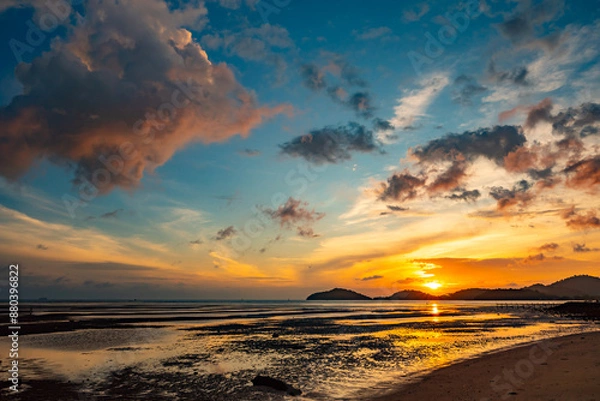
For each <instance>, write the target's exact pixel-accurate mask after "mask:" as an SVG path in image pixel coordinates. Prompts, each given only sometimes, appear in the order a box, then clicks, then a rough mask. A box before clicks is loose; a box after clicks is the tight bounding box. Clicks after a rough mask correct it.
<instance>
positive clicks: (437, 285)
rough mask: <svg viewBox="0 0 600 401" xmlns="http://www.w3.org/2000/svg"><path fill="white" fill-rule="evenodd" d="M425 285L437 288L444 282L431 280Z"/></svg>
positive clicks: (432, 288) (433, 288)
mask: <svg viewBox="0 0 600 401" xmlns="http://www.w3.org/2000/svg"><path fill="white" fill-rule="evenodd" d="M423 286H424V287H427V288H429V289H431V290H437V289H438V288H440V287H441V286H442V284H441V283H440V282H438V281H430V282H428V283H425V284H423Z"/></svg>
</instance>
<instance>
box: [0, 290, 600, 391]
mask: <svg viewBox="0 0 600 401" xmlns="http://www.w3.org/2000/svg"><path fill="white" fill-rule="evenodd" d="M544 305H547V304H540V303H536V302H528V303H526V304H525V303H523V302H519V303H506V302H503V303H498V302H472V301H471V302H455V301H452V302H451V301H437V302H433V301H428V302H427V301H387V302H374V301H369V302H312V301H300V302H135V303H117V302H115V303H109V302H101V303H90V302H87V303H45V304H33V305H32V308H33V313H34V314H36V315H38V316H39V315H45V316H46V319H50V320H53V319H55V320H56V321H60V320H65V319H71V320H96V321H101V320H105V319H118V320H119V321H122V322H127V323H131V324H132V325H133V326H132V327H129V328H103V329H85V330H77V331H72V332H59V333H48V334H37V335H25V336H21V339H20V358H21V361H22V362H20V366H22V371H21V375H22V377H36V378H51V379H58V380H63V381H70V382H71V383H76V384H77V385H78V386H81V391H82V392H83V393H85V394H97V395H104V396H105V397H106V398H108V399H118V398H123V399H127V397H131V398H133V397H134V396H135V397H141V396H143V395H144V394H147V395H146V396H145V399H146V400H152V399H181V400H187V399H194V400H232V401H235V400H283V399H292V398H293V399H296V400H313V401H317V400H359V399H360V400H364V399H369V397H371V396H373V395H374V394H378V393H381V392H384V391H386V390H388V389H390V388H392V387H395V386H397V385H398V384H399V383H402V382H406V381H410V380H414V379H415V378H417V377H418V376H419V375H422V374H424V373H426V372H429V371H431V370H432V369H435V368H438V367H441V366H444V365H447V364H450V363H452V362H455V361H457V360H461V359H465V358H471V357H474V356H477V355H480V354H483V353H487V352H493V351H496V350H499V349H502V348H505V347H509V346H512V345H515V344H519V343H524V342H529V341H533V340H539V339H544V338H549V337H553V336H556V335H562V334H571V333H578V332H583V331H592V330H598V329H599V327H598V325H597V324H596V325H594V324H591V323H586V322H582V321H574V320H567V319H564V318H560V317H557V316H552V315H548V314H546V313H543V312H541V311H540V309H541V308H542V307H543V306H544ZM7 344H8V343H7V341H6V339H2V340H1V341H0V346H2V347H5V346H6V345H7ZM2 349H4V348H2ZM3 352H4V351H3ZM257 374H263V375H268V376H272V377H276V378H279V379H282V380H284V381H286V382H288V383H289V384H291V385H293V386H294V387H296V388H299V389H301V390H302V392H303V394H302V396H300V397H289V396H285V395H282V394H279V393H276V392H271V391H264V390H261V389H256V388H253V387H252V384H251V382H250V380H251V379H252V378H253V377H255V376H256V375H257ZM153 397H156V398H153ZM106 398H103V399H106ZM84 399H85V398H84Z"/></svg>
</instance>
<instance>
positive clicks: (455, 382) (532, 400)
mask: <svg viewBox="0 0 600 401" xmlns="http://www.w3.org/2000/svg"><path fill="white" fill-rule="evenodd" d="M413 400H415V401H416V400H419V401H423V400H435V401H445V400H448V401H492V400H511V401H536V400H540V401H542V400H543V401H550V400H552V401H592V400H595V401H600V332H593V333H585V334H576V335H569V336H565V337H558V338H554V339H550V340H545V341H541V342H536V343H531V344H528V345H523V346H519V347H516V348H512V349H509V350H506V351H500V352H497V353H493V354H489V355H484V356H482V357H479V358H476V359H473V360H467V361H464V362H460V363H457V364H454V365H450V366H447V367H444V368H440V369H438V370H435V371H434V372H432V373H430V374H428V375H426V376H424V377H423V378H422V379H421V380H419V381H415V382H412V383H410V384H407V385H404V386H403V387H402V388H400V389H398V390H396V391H393V392H391V393H388V394H386V395H382V396H379V397H376V398H373V399H372V401H413Z"/></svg>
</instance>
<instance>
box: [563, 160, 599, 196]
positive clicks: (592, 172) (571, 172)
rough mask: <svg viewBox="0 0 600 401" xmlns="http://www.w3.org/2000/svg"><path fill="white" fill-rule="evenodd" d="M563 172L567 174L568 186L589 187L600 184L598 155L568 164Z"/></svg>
mask: <svg viewBox="0 0 600 401" xmlns="http://www.w3.org/2000/svg"><path fill="white" fill-rule="evenodd" d="M564 172H565V173H566V174H567V175H568V179H567V185H568V186H570V187H573V188H581V189H591V188H592V187H594V186H596V185H598V184H600V155H598V156H594V157H590V158H587V159H583V160H580V161H578V162H576V163H573V164H570V165H569V166H567V168H565V170H564Z"/></svg>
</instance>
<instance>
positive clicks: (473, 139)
mask: <svg viewBox="0 0 600 401" xmlns="http://www.w3.org/2000/svg"><path fill="white" fill-rule="evenodd" d="M526 141H527V139H526V138H525V136H524V135H523V134H522V133H521V132H520V130H519V128H518V127H515V126H511V125H504V126H495V127H493V128H481V129H479V130H477V131H465V132H463V133H462V134H448V135H446V136H444V137H442V138H439V139H434V140H431V141H429V142H428V143H427V144H426V145H425V146H419V147H416V148H415V149H414V150H413V152H412V153H413V155H414V156H415V157H417V159H418V160H419V161H420V162H421V163H423V162H434V161H453V160H456V159H457V158H464V159H465V160H468V161H474V160H475V159H476V158H478V157H484V158H486V159H489V160H492V161H494V162H496V164H498V165H502V164H503V162H504V157H505V156H506V155H507V154H508V153H510V152H511V151H513V150H515V149H516V148H518V147H519V146H522V145H523V144H524V143H525V142H526Z"/></svg>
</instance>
